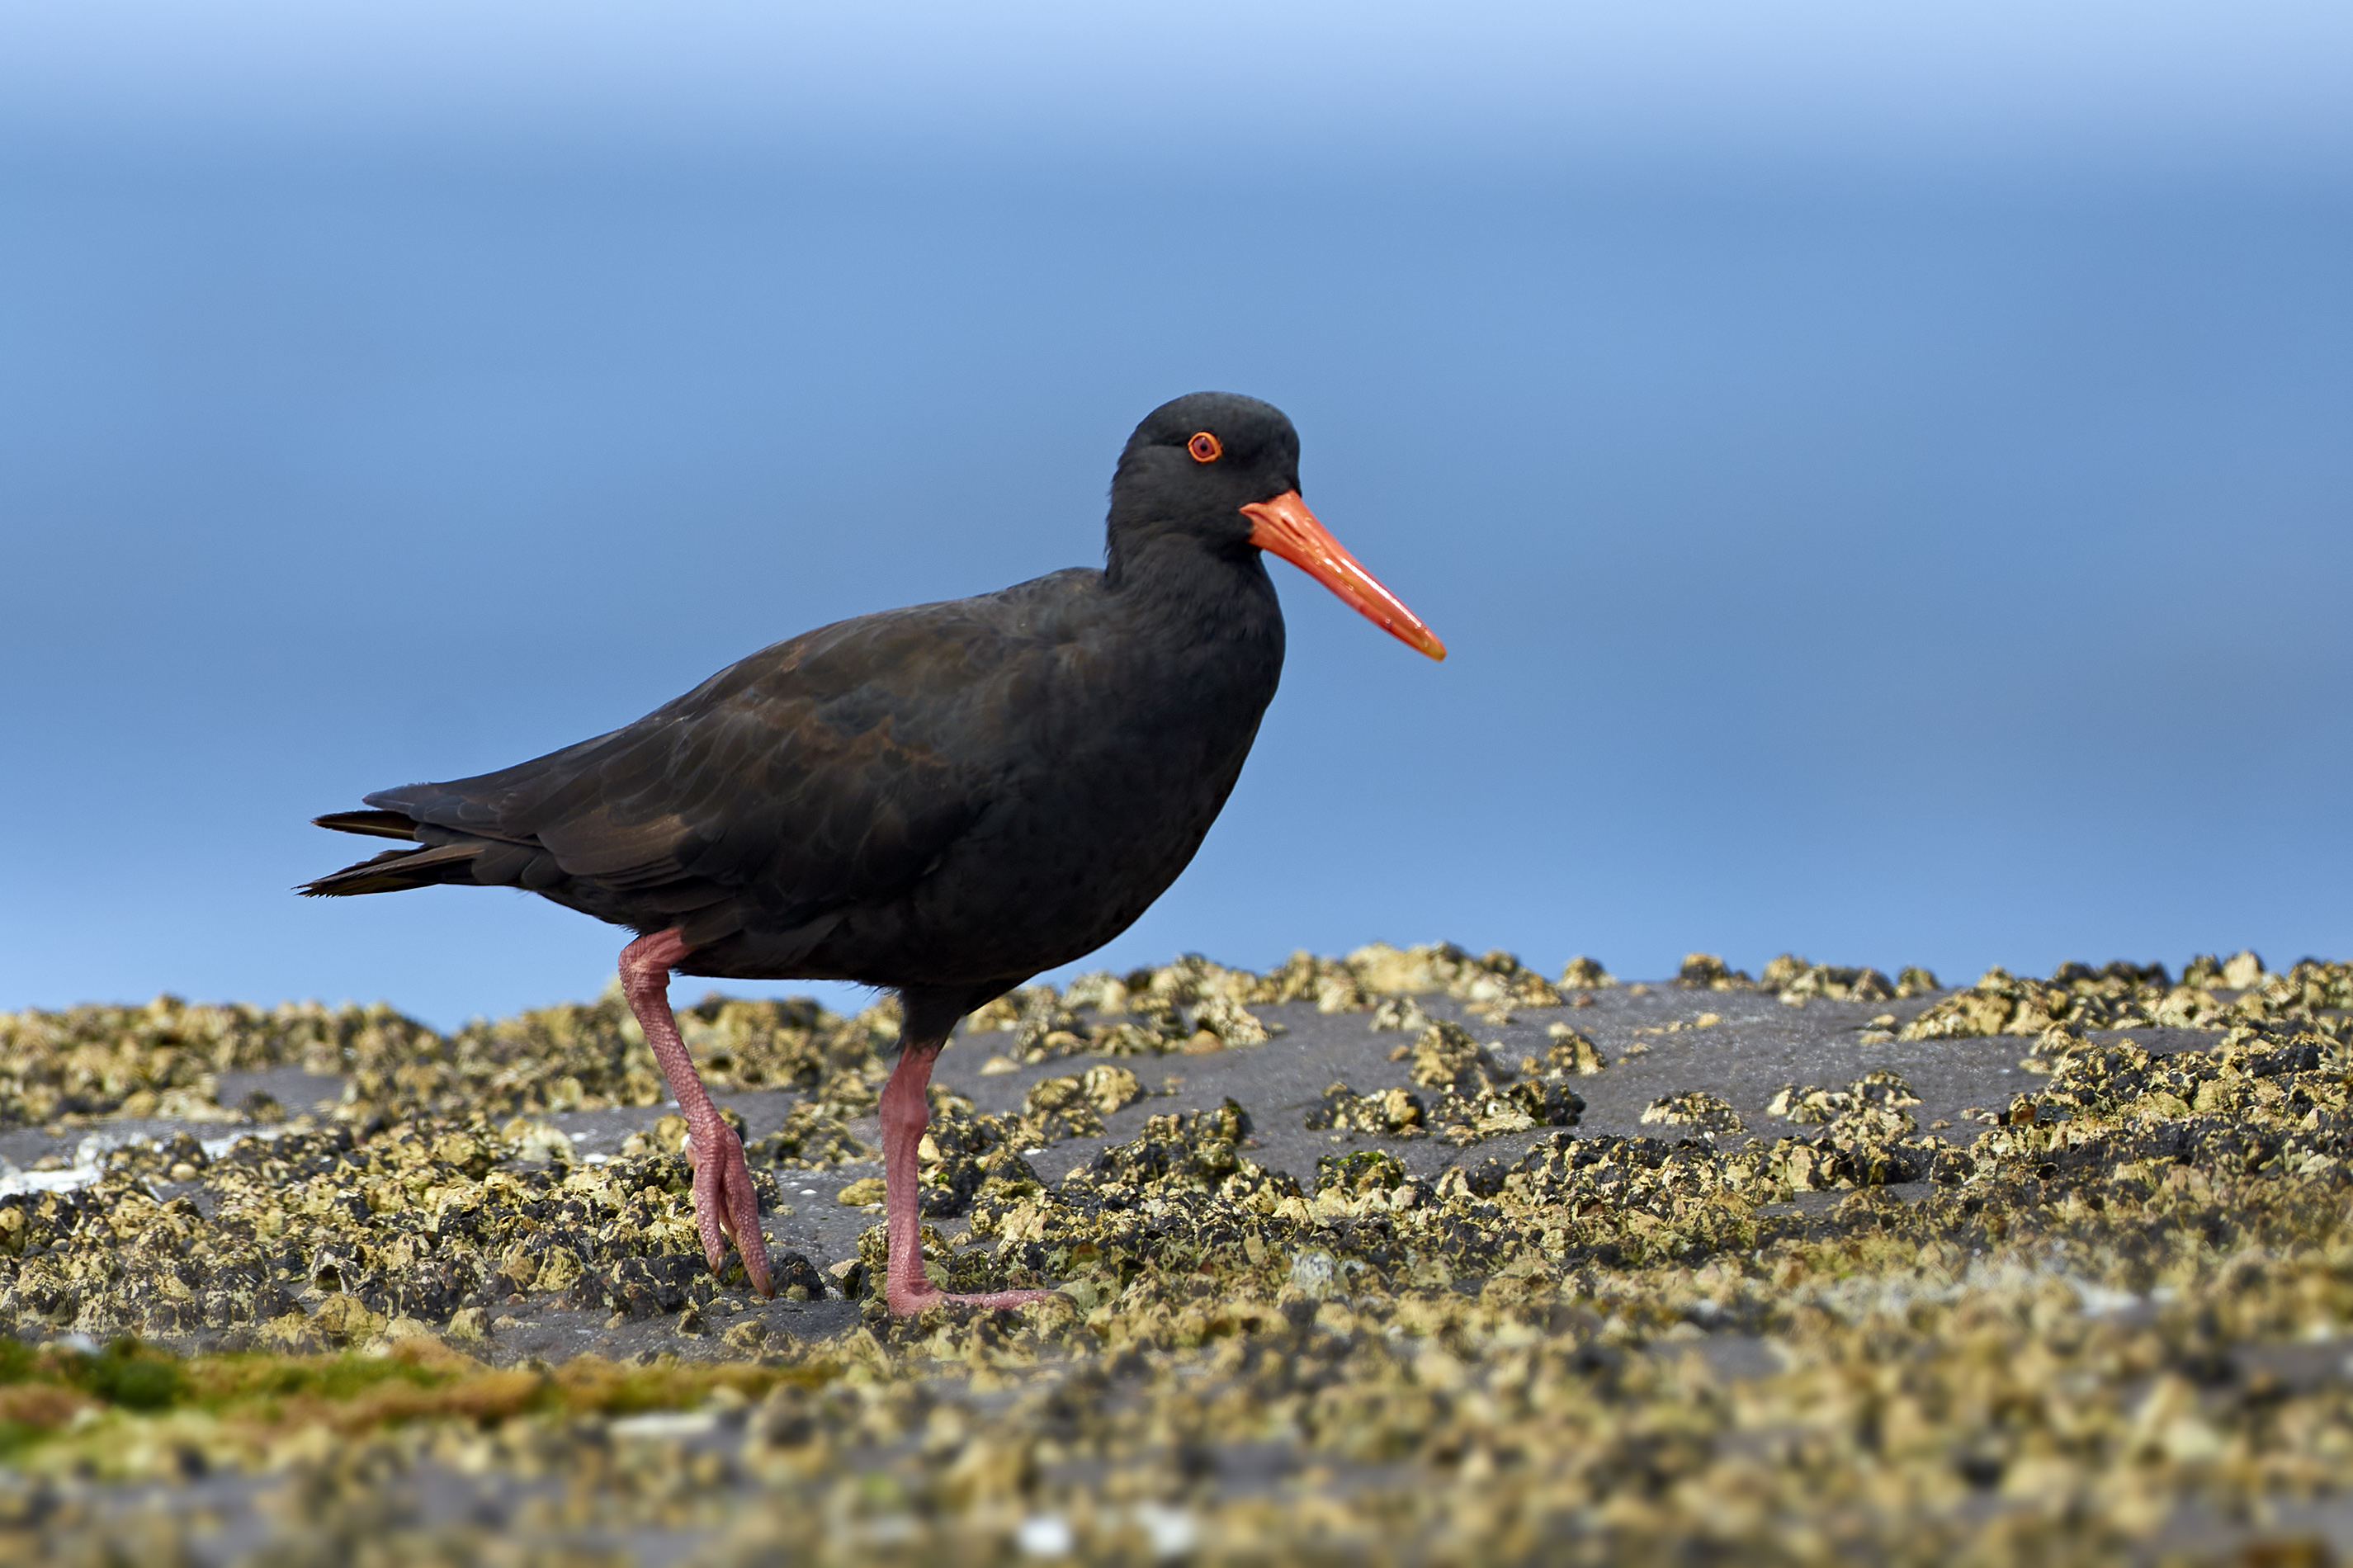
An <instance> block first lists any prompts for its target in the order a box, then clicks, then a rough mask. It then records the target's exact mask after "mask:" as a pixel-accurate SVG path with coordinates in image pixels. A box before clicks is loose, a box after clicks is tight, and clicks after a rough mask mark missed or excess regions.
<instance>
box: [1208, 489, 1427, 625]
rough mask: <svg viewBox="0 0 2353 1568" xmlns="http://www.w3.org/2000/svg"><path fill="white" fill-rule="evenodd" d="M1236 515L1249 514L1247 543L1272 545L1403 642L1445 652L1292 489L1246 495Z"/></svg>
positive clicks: (1357, 611)
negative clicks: (1255, 497)
mask: <svg viewBox="0 0 2353 1568" xmlns="http://www.w3.org/2000/svg"><path fill="white" fill-rule="evenodd" d="M1242 515H1243V516H1244V517H1246V518H1249V519H1250V542H1251V543H1252V544H1255V545H1257V546H1258V547H1259V548H1260V549H1261V550H1271V551H1273V552H1275V553H1276V554H1277V555H1280V556H1282V558H1283V559H1284V560H1285V561H1288V562H1290V563H1292V564H1293V566H1296V567H1298V568H1299V569H1300V570H1301V571H1302V572H1304V573H1306V574H1308V575H1309V576H1310V577H1313V578H1314V579H1315V580H1316V581H1317V582H1318V583H1321V584H1324V586H1325V587H1326V588H1329V589H1331V590H1332V592H1334V593H1335V594H1337V595H1340V597H1341V598H1342V599H1343V600H1344V601H1345V602H1346V603H1347V604H1349V605H1352V606H1354V607H1355V609H1356V613H1357V614H1358V615H1360V616H1364V617H1365V618H1366V620H1368V621H1370V622H1372V623H1373V624H1374V625H1375V626H1378V627H1380V628H1381V630H1383V631H1385V632H1387V633H1388V634H1389V636H1391V637H1395V638H1397V639H1398V641H1399V642H1401V643H1404V644H1405V645H1406V646H1407V647H1415V648H1419V649H1420V650H1421V651H1422V652H1424V653H1426V654H1428V655H1429V656H1430V658H1445V657H1446V645H1445V644H1444V643H1442V642H1440V641H1439V640H1438V638H1437V637H1436V635H1435V634H1433V633H1432V632H1431V631H1430V627H1429V626H1425V625H1424V624H1423V623H1422V619H1421V617H1420V616H1417V615H1415V614H1414V613H1413V612H1412V611H1411V610H1409V609H1407V608H1406V607H1405V601H1403V600H1402V599H1399V598H1398V596H1397V595H1395V594H1392V593H1390V592H1389V591H1388V589H1387V588H1384V587H1382V586H1381V584H1380V582H1379V580H1378V579H1377V578H1376V577H1375V576H1374V575H1373V574H1371V573H1370V572H1367V571H1366V570H1365V569H1364V568H1363V567H1362V566H1359V565H1357V564H1356V557H1355V556H1353V555H1351V554H1349V553H1348V552H1347V551H1346V550H1345V549H1344V548H1343V547H1342V546H1341V543H1340V542H1339V541H1338V540H1336V539H1335V538H1333V537H1332V534H1331V531H1330V530H1328V529H1326V528H1325V527H1324V525H1323V524H1322V523H1320V522H1318V521H1315V514H1314V512H1312V511H1309V510H1307V503H1306V502H1305V501H1303V500H1300V499H1299V492H1298V491H1297V490H1285V491H1283V492H1282V494H1281V495H1279V496H1277V497H1275V498H1274V499H1273V500H1260V501H1252V502H1250V505H1248V506H1246V507H1244V508H1242Z"/></svg>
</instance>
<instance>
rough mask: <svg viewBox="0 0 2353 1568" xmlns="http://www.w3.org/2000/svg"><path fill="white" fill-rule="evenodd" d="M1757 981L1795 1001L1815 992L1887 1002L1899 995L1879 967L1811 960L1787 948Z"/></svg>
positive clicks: (1839, 999) (1844, 998)
mask: <svg viewBox="0 0 2353 1568" xmlns="http://www.w3.org/2000/svg"><path fill="white" fill-rule="evenodd" d="M1906 973H1910V972H1909V971H1907V972H1906ZM1757 985H1758V987H1759V988H1760V989H1762V990H1766V991H1771V992H1774V993H1776V994H1778V995H1779V996H1780V998H1781V1000H1782V1001H1784V1002H1791V1003H1795V1002H1802V1001H1805V1000H1807V999H1809V998H1810V997H1815V996H1820V997H1824V998H1826V999H1828V1000H1830V1001H1833V1002H1886V1001H1891V1000H1893V999H1894V995H1895V987H1894V985H1893V984H1889V982H1888V979H1887V976H1885V975H1884V974H1882V973H1879V971H1877V970H1876V969H1843V968H1841V967H1839V966H1838V965H1836V964H1831V963H1807V962H1806V961H1805V960H1804V959H1802V958H1799V956H1798V955H1797V954H1796V953H1793V952H1785V953H1783V954H1782V955H1781V956H1780V957H1778V958H1777V959H1775V960H1774V961H1773V962H1772V963H1768V964H1767V965H1766V966H1765V970H1764V973H1762V974H1760V975H1759V976H1758V977H1757Z"/></svg>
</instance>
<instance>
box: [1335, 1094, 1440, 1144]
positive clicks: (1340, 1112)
mask: <svg viewBox="0 0 2353 1568" xmlns="http://www.w3.org/2000/svg"><path fill="white" fill-rule="evenodd" d="M1305 1125H1306V1126H1307V1128H1308V1129H1309V1130H1310V1131H1322V1130H1324V1129H1325V1128H1329V1129H1331V1130H1333V1131H1339V1132H1352V1131H1353V1132H1369V1133H1374V1134H1377V1135H1385V1136H1388V1137H1394V1138H1419V1137H1421V1136H1422V1135H1423V1134H1424V1133H1426V1132H1428V1131H1430V1129H1429V1127H1428V1125H1427V1108H1426V1107H1425V1106H1424V1105H1423V1104H1422V1101H1421V1097H1420V1096H1419V1095H1418V1094H1415V1093H1412V1092H1411V1091H1409V1090H1407V1089H1383V1090H1381V1091H1380V1092H1379V1093H1378V1094H1358V1093H1356V1092H1355V1091H1354V1090H1353V1089H1349V1087H1348V1086H1347V1085H1346V1084H1345V1083H1335V1084H1334V1085H1333V1086H1332V1087H1331V1088H1329V1089H1325V1090H1324V1099H1323V1101H1322V1103H1321V1104H1319V1105H1317V1106H1316V1107H1315V1109H1314V1110H1310V1111H1309V1112H1308V1113H1307V1121H1306V1123H1305Z"/></svg>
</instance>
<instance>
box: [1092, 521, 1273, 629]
mask: <svg viewBox="0 0 2353 1568" xmlns="http://www.w3.org/2000/svg"><path fill="white" fill-rule="evenodd" d="M1103 585H1104V587H1105V588H1106V589H1108V590H1109V591H1110V592H1111V593H1112V594H1113V595H1116V596H1118V597H1119V598H1121V599H1123V600H1124V601H1126V602H1127V603H1128V604H1130V605H1133V606H1134V610H1133V613H1134V615H1135V616H1137V617H1138V618H1139V620H1141V621H1143V622H1145V623H1146V624H1148V625H1150V626H1153V627H1155V629H1156V630H1158V631H1159V633H1160V635H1161V637H1162V638H1163V639H1165V641H1166V644H1167V646H1189V645H1198V644H1203V643H1219V644H1224V643H1243V644H1253V645H1260V646H1267V645H1271V647H1272V648H1273V650H1274V653H1275V658H1277V659H1278V660H1280V658H1282V605H1281V603H1280V602H1279V601H1278V600H1277V599H1276V598H1275V594H1274V584H1273V582H1272V581H1271V579H1269V577H1268V576H1267V574H1266V564H1265V562H1264V561H1263V560H1262V559H1261V556H1260V553H1259V552H1258V551H1256V550H1254V549H1250V548H1248V547H1244V548H1243V549H1241V550H1240V551H1237V552H1221V551H1219V550H1218V549H1216V548H1214V547H1212V546H1210V545H1208V544H1206V543H1204V542H1202V541H1201V540H1200V539H1198V537H1194V536H1190V535H1187V534H1181V533H1162V534H1147V535H1145V536H1143V537H1141V538H1127V539H1121V538H1119V537H1118V536H1116V535H1114V536H1113V542H1112V552H1111V559H1110V562H1109V563H1108V565H1107V566H1106V567H1105V569H1104V572H1103Z"/></svg>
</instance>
